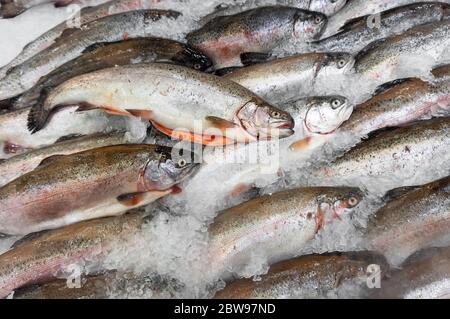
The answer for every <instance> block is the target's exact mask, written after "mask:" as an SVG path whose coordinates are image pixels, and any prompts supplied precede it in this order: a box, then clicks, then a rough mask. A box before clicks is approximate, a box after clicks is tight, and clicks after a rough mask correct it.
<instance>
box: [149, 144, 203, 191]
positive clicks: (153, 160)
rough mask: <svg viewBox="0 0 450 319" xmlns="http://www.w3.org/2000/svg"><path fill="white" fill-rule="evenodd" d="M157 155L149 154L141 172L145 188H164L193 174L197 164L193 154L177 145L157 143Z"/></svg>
mask: <svg viewBox="0 0 450 319" xmlns="http://www.w3.org/2000/svg"><path fill="white" fill-rule="evenodd" d="M155 152H156V154H157V156H156V157H155V156H151V157H150V159H149V161H148V162H147V165H146V166H145V170H144V172H143V174H142V177H143V179H144V181H143V184H144V185H145V188H146V189H147V190H166V189H169V188H171V187H173V186H175V185H176V184H178V183H180V182H181V181H183V180H184V179H185V178H187V177H188V176H190V175H193V174H194V173H195V172H196V171H197V169H198V167H199V164H198V163H196V162H195V158H196V157H195V154H194V153H193V152H191V151H188V150H186V149H184V148H183V149H181V148H178V147H177V146H174V147H168V146H160V145H158V146H157V147H156V149H155Z"/></svg>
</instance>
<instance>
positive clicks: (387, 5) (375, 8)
mask: <svg viewBox="0 0 450 319" xmlns="http://www.w3.org/2000/svg"><path fill="white" fill-rule="evenodd" d="M420 2H436V0H388V1H386V0H371V1H367V0H352V1H348V3H347V4H346V5H345V6H344V8H342V9H341V10H340V11H339V12H337V13H336V14H335V15H334V16H333V17H331V18H330V19H329V21H328V24H327V27H326V29H325V31H324V33H323V35H322V38H326V37H329V36H331V35H333V34H336V33H337V32H338V31H339V29H341V28H342V27H343V26H344V25H345V24H346V23H347V22H348V21H349V20H352V19H354V18H358V17H362V16H366V15H373V14H376V13H379V12H382V11H385V10H389V9H392V8H396V7H400V6H405V5H409V4H413V3H420ZM439 2H444V3H447V4H450V1H449V0H441V1H439Z"/></svg>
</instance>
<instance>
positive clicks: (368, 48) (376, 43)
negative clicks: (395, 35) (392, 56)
mask: <svg viewBox="0 0 450 319" xmlns="http://www.w3.org/2000/svg"><path fill="white" fill-rule="evenodd" d="M385 42H386V39H379V40H375V41H373V42H371V43H370V44H368V45H367V46H366V47H364V48H363V49H362V50H361V51H359V52H358V54H356V55H355V61H359V60H360V59H362V58H363V57H364V56H366V55H367V53H369V52H370V51H372V50H373V49H375V48H377V47H378V46H380V45H381V44H383V43H385Z"/></svg>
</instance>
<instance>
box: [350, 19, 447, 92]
mask: <svg viewBox="0 0 450 319" xmlns="http://www.w3.org/2000/svg"><path fill="white" fill-rule="evenodd" d="M449 50H450V20H449V19H447V20H444V21H440V22H434V23H428V24H425V25H421V26H417V27H415V28H412V29H410V30H408V31H406V32H405V33H402V34H400V35H396V36H392V37H389V38H386V39H383V40H380V41H378V42H375V43H372V44H370V45H369V46H367V47H366V48H364V49H363V50H362V51H361V52H360V53H358V55H357V56H356V57H355V60H356V62H355V71H356V73H357V75H359V76H361V79H359V81H361V82H362V84H363V85H369V86H372V85H374V86H378V85H380V84H383V83H387V82H390V81H393V80H397V79H399V78H406V77H415V76H422V77H426V76H427V75H429V73H430V71H431V70H432V69H433V68H435V67H437V66H440V65H443V64H448V63H450V54H449V52H450V51H449ZM364 82H367V83H364Z"/></svg>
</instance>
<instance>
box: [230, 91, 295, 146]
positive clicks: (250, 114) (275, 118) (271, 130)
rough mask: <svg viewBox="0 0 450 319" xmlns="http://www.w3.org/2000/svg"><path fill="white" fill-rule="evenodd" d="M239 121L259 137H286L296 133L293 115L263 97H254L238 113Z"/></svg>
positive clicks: (253, 134) (244, 127) (247, 130)
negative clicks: (265, 100)
mask: <svg viewBox="0 0 450 319" xmlns="http://www.w3.org/2000/svg"><path fill="white" fill-rule="evenodd" d="M236 117H237V122H238V123H239V124H240V126H241V127H242V128H243V129H244V130H245V131H246V132H247V133H249V134H250V135H252V136H254V137H256V138H257V139H270V138H272V137H278V138H284V137H288V136H291V135H292V134H294V130H293V129H294V126H295V122H294V119H293V118H292V116H291V115H290V114H289V113H288V112H285V111H282V110H280V109H278V108H276V107H274V106H272V105H270V104H268V103H266V102H264V101H263V100H261V99H253V100H251V101H249V102H247V103H245V104H244V106H242V107H241V108H240V109H239V111H238V112H237V113H236Z"/></svg>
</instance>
